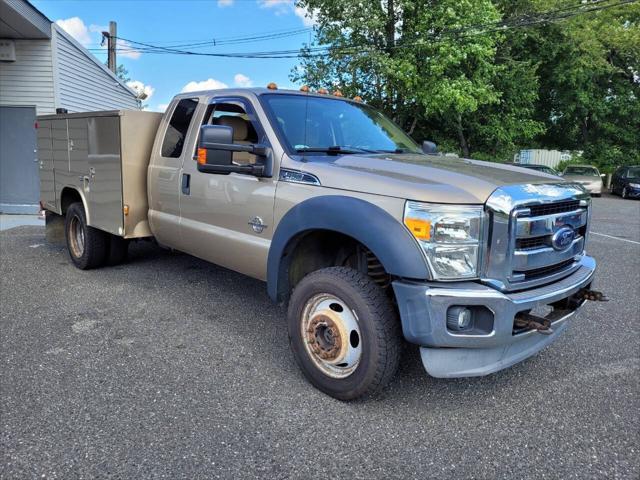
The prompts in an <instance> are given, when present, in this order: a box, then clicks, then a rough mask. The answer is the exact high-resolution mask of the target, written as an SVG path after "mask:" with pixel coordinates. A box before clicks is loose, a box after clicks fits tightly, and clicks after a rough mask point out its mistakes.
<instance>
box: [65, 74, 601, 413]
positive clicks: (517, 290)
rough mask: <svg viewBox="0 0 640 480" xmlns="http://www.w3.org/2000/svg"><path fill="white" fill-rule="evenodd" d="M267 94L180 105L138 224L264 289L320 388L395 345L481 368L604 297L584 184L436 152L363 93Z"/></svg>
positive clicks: (341, 388)
mask: <svg viewBox="0 0 640 480" xmlns="http://www.w3.org/2000/svg"><path fill="white" fill-rule="evenodd" d="M271 87H272V88H265V89H260V88H252V89H227V90H218V91H205V92H194V93H184V94H180V95H178V96H176V97H175V98H174V99H173V101H172V102H171V104H170V105H169V107H168V109H167V111H166V113H165V114H164V116H163V117H162V119H161V121H160V122H159V125H157V134H156V135H155V140H153V142H152V144H151V143H149V146H148V152H149V154H148V157H147V159H146V162H147V164H148V168H147V178H146V184H145V185H144V188H145V189H146V200H147V203H148V206H147V205H145V209H146V212H147V217H146V220H148V232H149V234H150V235H152V236H153V238H154V239H155V241H157V242H158V243H159V244H161V245H165V246H168V247H171V248H174V249H176V250H180V251H183V252H186V253H189V254H191V255H194V256H197V257H199V258H203V259H205V260H207V261H210V262H212V263H215V264H217V265H221V266H223V267H226V268H229V269H232V270H234V271H237V272H240V273H243V274H246V275H248V276H251V277H253V278H256V279H259V280H263V281H265V282H266V284H267V292H268V294H269V296H270V297H271V298H272V299H273V300H274V301H275V302H278V303H281V304H283V305H286V307H287V315H286V316H287V329H288V333H289V339H290V343H291V348H292V351H293V354H294V357H295V359H296V361H297V362H298V364H299V365H300V367H301V369H302V371H303V372H304V374H305V376H306V377H307V378H308V379H309V380H310V381H311V383H312V384H313V385H314V386H316V387H317V388H319V389H320V390H322V391H324V392H325V393H327V394H329V395H332V396H334V397H336V398H339V399H342V400H350V399H353V398H357V397H360V396H363V395H370V394H372V393H374V392H376V391H378V390H379V389H381V388H383V387H384V385H386V384H387V383H388V382H389V380H390V379H391V378H392V376H393V374H394V372H395V370H396V368H397V366H398V363H399V361H400V350H401V345H402V342H403V341H407V342H410V343H413V344H416V345H418V346H419V348H420V353H421V358H422V362H423V364H424V366H425V368H426V370H427V372H428V373H429V374H431V375H433V376H436V377H446V378H450V377H466V376H478V375H486V374H490V373H492V372H495V371H498V370H501V369H503V368H506V367H508V366H510V365H513V364H514V363H517V362H519V361H521V360H523V359H525V358H527V357H529V356H531V355H533V354H535V353H536V352H538V351H540V350H541V349H542V348H544V347H545V346H546V345H548V344H550V343H552V342H553V341H554V340H555V339H556V338H557V337H558V336H559V335H560V334H561V332H562V331H563V330H565V329H566V328H567V325H568V320H569V318H570V317H571V316H572V315H573V314H574V313H575V312H576V311H577V310H578V308H579V307H580V306H582V305H583V304H584V302H585V301H586V300H587V299H600V298H601V295H600V294H599V293H598V292H595V291H593V290H591V284H592V282H593V277H594V273H595V261H594V260H593V258H591V257H589V256H588V255H587V254H586V250H585V245H586V241H587V238H588V228H589V218H590V209H591V199H590V196H589V194H588V192H586V191H585V189H584V188H583V187H582V186H581V185H579V184H574V183H570V182H566V181H564V180H562V179H560V178H558V177H556V176H554V175H548V174H545V173H542V172H536V171H524V170H523V169H519V168H517V167H511V166H508V165H503V164H497V163H489V162H480V161H476V160H471V159H464V158H457V157H449V156H442V155H439V154H437V153H434V152H433V148H432V147H431V146H430V144H428V143H427V144H425V145H424V147H421V146H419V145H418V144H416V143H415V142H414V141H413V140H412V139H411V138H410V137H409V136H408V135H407V134H405V133H404V132H403V131H402V130H401V129H400V128H399V127H398V126H397V125H395V124H394V123H393V122H392V121H391V120H389V119H388V118H386V117H385V116H384V115H382V114H381V113H380V112H378V111H376V110H375V109H373V108H371V107H369V106H367V105H366V104H364V103H363V102H362V101H360V100H359V99H354V100H351V99H345V98H344V97H342V96H339V95H327V94H323V93H311V92H308V91H300V92H298V91H290V90H278V89H277V88H274V86H271ZM154 128H155V127H154ZM122 151H124V150H122ZM122 162H123V165H124V164H125V163H127V162H124V160H123V161H122ZM132 162H134V161H133V160H132V161H130V162H128V163H132ZM123 171H124V170H123ZM126 176H127V175H126V174H124V173H123V177H126ZM94 181H95V182H98V181H99V179H95V180H94ZM141 188H142V187H141ZM127 206H128V207H130V208H134V206H129V205H127ZM82 207H83V208H85V209H86V208H87V207H86V206H84V205H83V206H82ZM79 208H80V207H77V208H76V210H77V209H79ZM55 213H57V214H60V215H62V214H65V215H67V216H69V215H68V212H65V211H63V209H62V208H58V209H57V210H55ZM73 215H79V214H75V213H73V212H72V218H71V220H69V219H67V225H70V224H72V223H73V218H75V217H73ZM87 216H89V214H88V215H87ZM90 217H91V219H92V220H91V221H93V222H97V221H98V219H97V218H96V215H90ZM85 220H86V219H85ZM85 223H86V227H85V230H82V218H80V219H79V223H78V225H79V226H77V229H78V228H79V229H80V230H77V231H84V232H85V233H86V235H97V236H99V235H100V234H99V232H98V233H97V232H96V231H94V230H95V228H94V227H93V226H92V224H91V223H89V222H85ZM98 230H99V229H98ZM109 233H110V235H111V236H114V235H115V236H117V233H116V234H114V232H109ZM74 235H75V234H74V232H73V231H71V230H69V228H67V238H72V239H73V236H74ZM110 241H113V240H110ZM105 242H107V241H106V240H105ZM68 243H69V240H68ZM71 243H73V241H71ZM107 243H108V242H107ZM85 244H86V242H85ZM70 251H71V249H70ZM71 256H72V259H73V252H71ZM74 262H75V260H74ZM76 264H77V263H76ZM96 265H97V264H96ZM94 266H95V265H94Z"/></svg>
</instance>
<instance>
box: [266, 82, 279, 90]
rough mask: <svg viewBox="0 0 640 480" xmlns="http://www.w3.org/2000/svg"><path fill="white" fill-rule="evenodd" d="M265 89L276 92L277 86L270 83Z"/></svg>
mask: <svg viewBox="0 0 640 480" xmlns="http://www.w3.org/2000/svg"><path fill="white" fill-rule="evenodd" d="M267 88H268V89H269V90H277V89H278V85H276V84H275V83H274V82H271V83H270V84H269V85H267Z"/></svg>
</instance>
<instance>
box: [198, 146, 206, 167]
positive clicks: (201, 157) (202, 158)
mask: <svg viewBox="0 0 640 480" xmlns="http://www.w3.org/2000/svg"><path fill="white" fill-rule="evenodd" d="M206 164H207V149H206V148H198V165H206Z"/></svg>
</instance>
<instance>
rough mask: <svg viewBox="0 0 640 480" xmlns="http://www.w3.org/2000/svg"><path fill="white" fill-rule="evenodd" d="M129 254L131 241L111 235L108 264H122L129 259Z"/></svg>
mask: <svg viewBox="0 0 640 480" xmlns="http://www.w3.org/2000/svg"><path fill="white" fill-rule="evenodd" d="M128 254H129V241H128V240H125V239H124V238H122V237H118V236H117V235H109V252H108V254H107V265H110V266H115V265H120V264H121V263H124V262H126V261H127V256H128Z"/></svg>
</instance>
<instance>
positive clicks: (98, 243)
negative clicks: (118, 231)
mask: <svg viewBox="0 0 640 480" xmlns="http://www.w3.org/2000/svg"><path fill="white" fill-rule="evenodd" d="M64 231H65V237H66V240H67V250H68V251H69V256H70V257H71V261H72V262H73V264H74V265H75V266H76V267H78V268H79V269H81V270H89V269H91V268H97V267H100V266H102V265H103V264H104V263H105V260H106V257H107V253H108V250H107V249H108V246H109V239H108V237H107V234H106V233H105V232H103V231H101V230H98V229H96V228H93V227H90V226H89V225H87V216H86V214H85V211H84V207H83V205H82V203H79V202H76V203H73V204H71V205H70V206H69V208H68V209H67V214H66V218H65V225H64Z"/></svg>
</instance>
